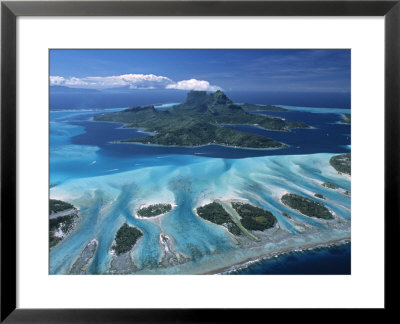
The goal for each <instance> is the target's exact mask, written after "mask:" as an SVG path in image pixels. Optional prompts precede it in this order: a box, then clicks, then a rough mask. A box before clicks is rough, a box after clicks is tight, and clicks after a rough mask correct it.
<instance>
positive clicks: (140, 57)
mask: <svg viewBox="0 0 400 324" xmlns="http://www.w3.org/2000/svg"><path fill="white" fill-rule="evenodd" d="M50 83H51V85H63V86H68V87H75V88H95V89H104V88H118V87H126V88H130V89H132V90H135V89H149V90H151V89H178V90H186V91H187V90H191V89H193V90H208V91H215V90H217V89H222V90H225V91H251V90H253V91H268V92H332V93H349V92H350V50H50Z"/></svg>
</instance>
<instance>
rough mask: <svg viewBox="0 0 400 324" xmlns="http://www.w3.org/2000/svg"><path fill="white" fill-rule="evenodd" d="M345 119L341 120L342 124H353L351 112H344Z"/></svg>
mask: <svg viewBox="0 0 400 324" xmlns="http://www.w3.org/2000/svg"><path fill="white" fill-rule="evenodd" d="M343 117H344V119H343V120H341V121H340V122H341V123H342V124H351V114H343Z"/></svg>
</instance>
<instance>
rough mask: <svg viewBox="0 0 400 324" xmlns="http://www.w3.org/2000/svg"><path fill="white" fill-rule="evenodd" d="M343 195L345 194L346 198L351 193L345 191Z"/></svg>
mask: <svg viewBox="0 0 400 324" xmlns="http://www.w3.org/2000/svg"><path fill="white" fill-rule="evenodd" d="M343 194H345V195H346V196H349V197H350V196H351V193H350V191H348V190H346V191H345V192H344V193H343Z"/></svg>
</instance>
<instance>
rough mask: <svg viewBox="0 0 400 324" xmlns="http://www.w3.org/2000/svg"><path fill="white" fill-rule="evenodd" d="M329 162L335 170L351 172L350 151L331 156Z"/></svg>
mask: <svg viewBox="0 0 400 324" xmlns="http://www.w3.org/2000/svg"><path fill="white" fill-rule="evenodd" d="M329 163H330V164H331V166H332V167H333V168H334V169H335V170H336V171H337V172H339V173H345V174H349V175H350V174H351V153H346V154H340V155H335V156H332V157H331V158H330V160H329Z"/></svg>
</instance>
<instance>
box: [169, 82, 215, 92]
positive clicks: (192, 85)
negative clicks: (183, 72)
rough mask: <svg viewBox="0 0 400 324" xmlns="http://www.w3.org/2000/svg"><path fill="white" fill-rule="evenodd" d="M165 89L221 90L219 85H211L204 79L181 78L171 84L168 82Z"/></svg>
mask: <svg viewBox="0 0 400 324" xmlns="http://www.w3.org/2000/svg"><path fill="white" fill-rule="evenodd" d="M166 88H167V89H178V90H203V91H217V90H221V88H220V87H218V86H214V85H211V84H210V82H208V81H204V80H196V79H190V80H182V81H179V82H176V83H173V84H168V85H167V86H166Z"/></svg>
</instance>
